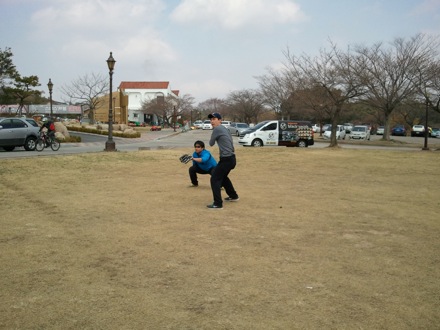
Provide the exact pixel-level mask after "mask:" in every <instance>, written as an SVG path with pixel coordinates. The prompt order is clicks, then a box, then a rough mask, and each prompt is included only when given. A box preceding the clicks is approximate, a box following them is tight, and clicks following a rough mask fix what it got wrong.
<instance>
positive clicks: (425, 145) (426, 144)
mask: <svg viewBox="0 0 440 330" xmlns="http://www.w3.org/2000/svg"><path fill="white" fill-rule="evenodd" d="M428 135H429V128H428V98H426V100H425V143H424V144H423V148H422V150H429V148H428Z"/></svg>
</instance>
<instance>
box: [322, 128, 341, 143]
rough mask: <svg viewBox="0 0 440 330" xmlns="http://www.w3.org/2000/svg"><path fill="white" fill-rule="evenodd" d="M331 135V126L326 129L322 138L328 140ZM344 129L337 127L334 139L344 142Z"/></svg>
mask: <svg viewBox="0 0 440 330" xmlns="http://www.w3.org/2000/svg"><path fill="white" fill-rule="evenodd" d="M331 135H332V125H329V127H328V128H327V130H326V131H325V132H324V134H323V136H324V139H330V138H331ZM345 135H346V133H345V127H344V125H338V127H337V128H336V139H337V140H341V139H342V140H345Z"/></svg>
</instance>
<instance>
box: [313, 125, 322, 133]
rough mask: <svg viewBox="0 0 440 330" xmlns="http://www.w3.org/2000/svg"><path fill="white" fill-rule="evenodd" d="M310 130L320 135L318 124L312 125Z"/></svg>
mask: <svg viewBox="0 0 440 330" xmlns="http://www.w3.org/2000/svg"><path fill="white" fill-rule="evenodd" d="M312 130H313V132H315V133H320V132H321V126H320V125H319V124H314V125H313V126H312Z"/></svg>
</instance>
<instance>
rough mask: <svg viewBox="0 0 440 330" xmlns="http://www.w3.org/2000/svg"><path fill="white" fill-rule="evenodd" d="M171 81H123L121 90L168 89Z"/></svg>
mask: <svg viewBox="0 0 440 330" xmlns="http://www.w3.org/2000/svg"><path fill="white" fill-rule="evenodd" d="M169 84H170V82H169V81H122V82H121V84H120V85H119V89H128V88H129V89H168V86H169Z"/></svg>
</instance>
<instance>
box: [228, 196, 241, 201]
mask: <svg viewBox="0 0 440 330" xmlns="http://www.w3.org/2000/svg"><path fill="white" fill-rule="evenodd" d="M239 200H240V197H238V196H237V197H236V198H232V197H226V198H225V201H227V202H238V201H239Z"/></svg>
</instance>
